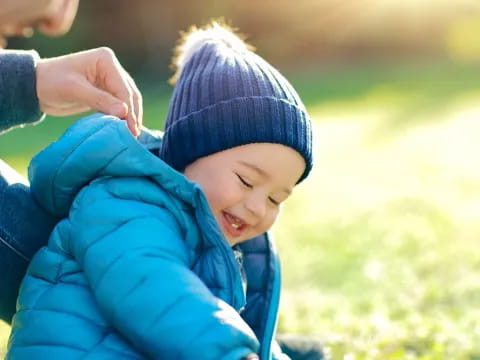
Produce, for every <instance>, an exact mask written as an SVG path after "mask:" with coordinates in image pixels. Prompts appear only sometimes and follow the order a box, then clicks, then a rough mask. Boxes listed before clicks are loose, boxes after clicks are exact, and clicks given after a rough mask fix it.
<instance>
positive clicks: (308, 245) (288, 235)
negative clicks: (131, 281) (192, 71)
mask: <svg viewBox="0 0 480 360" xmlns="http://www.w3.org/2000/svg"><path fill="white" fill-rule="evenodd" d="M220 16H223V17H225V19H226V20H227V21H228V22H230V23H231V24H232V25H234V26H236V27H238V28H239V29H240V30H241V31H242V32H243V33H244V34H245V35H247V38H248V40H249V41H250V43H251V44H253V45H254V46H255V47H256V48H257V49H258V50H257V51H258V53H259V54H261V55H262V56H263V57H265V58H266V59H267V60H268V61H269V62H271V63H272V64H273V65H274V66H276V67H277V68H279V69H280V71H281V72H282V73H284V74H285V75H286V76H287V77H288V78H289V79H290V80H291V82H292V83H293V84H294V86H295V87H296V88H297V90H298V91H299V93H300V95H301V96H302V98H303V99H304V102H305V103H306V105H307V107H308V109H309V111H310V113H311V115H312V117H313V119H314V128H315V158H316V164H315V168H314V171H313V173H312V175H311V177H310V178H309V179H308V180H307V181H306V182H305V183H304V184H302V185H300V186H299V187H298V189H296V191H295V194H294V196H293V198H292V200H290V203H287V206H286V208H285V211H284V212H283V214H282V218H281V220H280V222H279V224H278V225H277V226H276V228H275V231H274V232H275V235H276V238H277V242H278V247H279V250H280V254H281V257H282V258H283V278H284V283H283V285H284V292H283V298H282V307H281V315H280V322H279V332H282V333H304V334H313V335H315V336H317V337H319V338H320V339H322V340H323V341H324V343H325V347H326V350H327V352H328V353H329V354H330V356H331V358H332V359H335V360H336V359H339V360H358V359H371V360H377V359H378V360H380V359H382V360H385V359H422V360H427V359H428V360H430V359H431V360H436V359H456V360H478V359H480V322H479V321H478V319H480V306H479V303H480V252H479V251H477V242H479V241H480V221H479V220H480V166H478V163H477V161H478V158H479V155H480V72H479V63H480V1H479V0H423V1H422V0H343V1H338V0H296V1H290V0H288V1H287V0H275V1H273V0H262V1H258V0H256V1H254V0H243V1H233V0H229V1H202V2H200V1H198V2H193V1H178V0H176V1H173V0H163V1H158V0H137V1H135V2H134V1H127V0H123V1H119V0H103V1H83V2H82V3H81V5H80V10H79V14H78V17H77V21H76V23H75V25H74V27H73V29H72V31H71V32H70V33H69V34H68V35H67V36H65V37H63V38H59V39H47V38H44V37H42V36H40V35H35V36H34V37H33V38H31V39H28V40H20V39H15V40H14V41H12V42H11V43H10V47H11V48H36V49H37V50H38V51H39V52H40V54H41V55H42V56H54V55H60V54H63V53H66V52H69V51H74V50H82V49H87V48H91V47H96V46H100V45H107V46H110V47H111V48H112V49H113V50H114V51H115V52H116V53H117V55H118V57H119V58H120V61H121V62H122V64H124V66H125V67H126V68H127V69H128V70H129V71H130V72H131V73H132V74H133V75H134V77H135V79H136V80H137V82H138V83H139V87H140V89H141V90H142V92H143V94H144V97H145V105H146V109H145V124H146V125H147V126H148V127H151V128H161V127H162V123H163V119H164V116H165V112H166V106H167V104H168V98H169V96H170V94H171V88H170V87H169V86H168V85H167V83H166V81H167V78H168V76H169V70H168V64H169V60H170V57H171V49H172V46H173V45H174V43H175V41H176V39H177V36H178V32H179V31H180V30H184V29H186V28H188V26H189V25H191V24H197V25H199V24H200V25H201V24H202V23H205V22H206V21H207V20H208V19H209V18H211V17H220ZM72 120H73V119H72V118H68V119H61V118H58V119H54V118H50V119H47V121H45V122H44V123H43V124H41V125H39V126H36V127H28V128H25V129H23V130H14V131H12V132H10V133H8V134H6V135H4V136H2V138H1V142H0V157H2V158H4V159H6V160H7V161H8V162H10V163H11V164H12V165H13V166H15V167H16V168H17V169H18V170H19V171H20V172H21V173H24V174H25V172H26V166H27V164H28V161H29V159H30V157H31V156H32V155H33V154H34V153H35V152H37V151H38V150H40V149H41V148H42V147H44V146H45V145H47V144H48V143H49V142H50V141H52V140H54V139H55V138H56V137H57V136H58V135H59V134H60V133H61V132H62V131H63V130H64V129H65V128H66V127H67V125H68V124H69V123H70V122H71V121H72ZM2 331H3V332H2ZM0 334H3V337H2V335H0V339H2V340H1V341H2V343H1V344H0V353H1V352H2V351H4V347H5V343H6V339H7V337H8V327H7V326H6V325H4V326H3V330H0ZM2 346H3V349H2Z"/></svg>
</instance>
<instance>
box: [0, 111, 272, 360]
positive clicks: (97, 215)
mask: <svg viewBox="0 0 480 360" xmlns="http://www.w3.org/2000/svg"><path fill="white" fill-rule="evenodd" d="M159 144H160V138H159V136H158V134H155V133H153V132H144V133H142V135H141V136H140V138H139V141H137V140H136V139H135V138H133V137H132V136H131V135H130V133H129V131H128V129H127V127H126V125H125V122H124V121H119V120H118V119H115V118H113V117H110V116H106V115H103V114H95V115H92V116H90V117H88V118H85V119H82V120H80V121H78V122H77V123H75V124H74V125H73V126H71V127H70V129H68V130H67V131H66V133H65V134H64V135H63V136H62V137H61V138H60V139H59V140H58V141H57V142H55V143H53V144H51V145H50V146H49V147H47V148H46V149H45V150H43V151H42V152H40V153H39V154H38V155H37V156H35V157H34V159H33V160H32V162H31V164H30V168H29V177H30V182H31V191H32V193H33V195H34V196H35V197H36V198H37V200H38V201H39V202H40V203H41V204H42V206H44V207H45V208H46V209H47V210H48V211H49V212H51V213H52V214H53V215H55V216H59V217H62V218H63V220H62V221H61V222H60V223H59V224H58V225H57V226H56V228H55V230H54V231H53V233H52V235H51V237H50V240H49V244H48V247H45V248H42V249H41V250H40V251H39V252H38V253H37V254H36V256H35V257H34V259H33V260H32V262H31V264H30V267H29V269H28V272H27V276H26V277H25V279H24V280H23V283H22V286H21V290H20V296H19V299H18V304H17V313H16V315H15V317H14V321H13V324H12V334H11V336H10V340H9V349H8V354H7V359H29V360H30V359H144V358H153V359H235V360H238V359H240V358H242V357H243V356H246V355H247V354H249V353H252V352H255V353H259V354H260V355H261V358H262V359H271V358H272V357H273V358H276V357H277V356H276V355H273V352H275V351H273V350H272V349H273V348H274V347H275V346H274V343H272V339H273V336H274V333H275V326H276V319H277V310H278V298H279V289H280V272H279V265H278V260H277V257H276V255H275V250H274V248H273V246H272V243H271V241H270V240H269V237H268V236H267V235H262V236H259V237H257V238H255V239H252V240H250V241H247V242H245V243H243V244H241V245H240V247H239V249H238V250H240V251H232V249H231V248H230V247H229V246H228V244H227V243H226V241H225V240H224V239H223V237H222V234H221V232H220V229H219V228H218V227H217V225H216V222H215V219H214V217H213V215H212V214H211V212H210V210H209V207H208V204H207V201H206V198H205V196H204V194H203V192H202V191H201V189H200V188H199V187H198V185H197V184H195V183H193V182H190V181H189V180H188V179H186V178H185V177H184V176H183V175H182V174H181V173H178V172H176V171H175V170H173V169H172V168H170V167H169V166H168V165H166V164H165V163H164V162H163V161H162V160H160V159H159V158H158V157H156V156H155V155H153V154H152V152H153V151H154V148H156V147H158V145H159ZM238 254H240V255H238ZM240 263H242V264H243V266H241V265H240ZM245 281H246V283H247V284H248V286H247V288H246V291H245V288H244V286H245Z"/></svg>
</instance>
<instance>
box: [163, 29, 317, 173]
mask: <svg viewBox="0 0 480 360" xmlns="http://www.w3.org/2000/svg"><path fill="white" fill-rule="evenodd" d="M174 65H176V67H177V71H176V74H175V75H174V78H175V79H176V84H175V89H174V92H173V95H172V99H171V100H170V106H169V110H168V115H167V119H166V123H165V134H164V137H163V142H162V146H161V148H160V157H161V158H162V159H163V160H164V161H165V162H166V163H168V164H169V165H170V166H172V167H173V168H175V169H176V170H178V171H183V170H184V169H185V167H186V166H187V165H188V164H190V163H192V162H194V161H195V160H197V159H198V158H200V157H203V156H207V155H210V154H213V153H216V152H219V151H223V150H226V149H229V148H232V147H235V146H240V145H246V144H251V143H277V144H283V145H286V146H289V147H291V148H293V149H294V150H296V151H297V152H298V153H299V154H300V155H301V156H302V157H303V159H304V160H305V164H306V168H305V171H304V173H303V174H302V176H301V177H300V179H299V180H298V182H301V181H302V180H303V179H305V178H306V177H307V175H308V174H309V172H310V170H311V168H312V128H311V122H310V117H309V115H308V114H307V111H306V110H305V106H304V105H303V103H302V102H301V100H300V98H299V96H298V94H297V93H296V91H295V90H294V89H293V87H292V86H291V85H290V83H289V82H288V81H287V80H286V79H285V78H284V77H283V76H282V75H281V74H280V73H279V72H278V71H277V70H276V69H274V68H273V67H272V66H271V65H270V64H268V63H267V62H266V61H265V60H263V59H262V58H261V57H260V56H258V55H256V54H255V53H254V52H253V51H251V50H250V48H249V46H248V45H246V44H245V43H244V42H243V40H241V39H240V38H239V37H238V36H237V35H235V34H234V33H233V32H232V31H231V30H230V29H228V28H227V27H225V26H223V25H219V24H217V23H212V24H211V25H209V26H207V27H205V28H203V29H196V28H193V30H192V31H190V32H189V33H188V34H186V35H185V36H184V38H183V41H182V42H181V43H179V45H178V46H177V57H176V60H175V64H174Z"/></svg>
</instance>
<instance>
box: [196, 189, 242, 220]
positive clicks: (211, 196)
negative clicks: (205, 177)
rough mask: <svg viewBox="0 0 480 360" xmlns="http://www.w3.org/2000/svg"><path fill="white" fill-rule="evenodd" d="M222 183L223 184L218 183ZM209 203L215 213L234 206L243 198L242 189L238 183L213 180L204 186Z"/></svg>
mask: <svg viewBox="0 0 480 360" xmlns="http://www.w3.org/2000/svg"><path fill="white" fill-rule="evenodd" d="M218 184H222V185H218ZM204 191H205V195H206V197H207V200H208V204H209V205H210V207H211V208H212V210H213V212H214V213H218V212H219V211H222V210H224V209H227V208H229V207H232V206H234V205H235V204H236V203H238V202H239V201H240V200H241V196H242V194H241V191H239V187H238V186H237V185H236V184H231V183H229V182H226V181H224V182H221V181H213V182H209V184H208V186H205V187H204Z"/></svg>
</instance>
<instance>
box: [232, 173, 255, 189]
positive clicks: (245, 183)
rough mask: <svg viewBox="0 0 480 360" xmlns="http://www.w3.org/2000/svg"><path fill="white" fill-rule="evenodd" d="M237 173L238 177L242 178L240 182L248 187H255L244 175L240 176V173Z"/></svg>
mask: <svg viewBox="0 0 480 360" xmlns="http://www.w3.org/2000/svg"><path fill="white" fill-rule="evenodd" d="M235 175H237V177H238V179H239V180H240V182H241V183H242V184H243V185H244V186H246V187H247V188H249V189H251V188H253V185H252V184H250V183H249V182H248V181H247V180H245V179H244V178H243V177H242V176H240V175H238V174H235Z"/></svg>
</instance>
